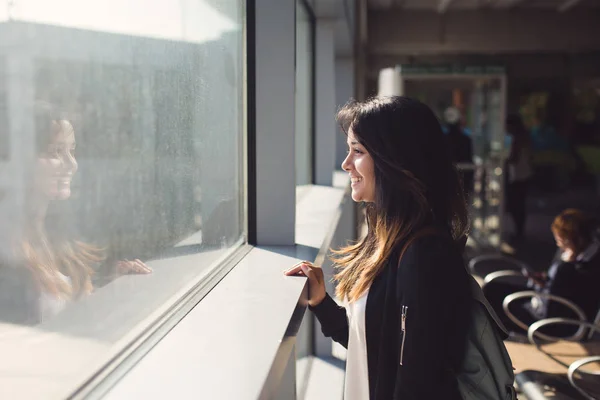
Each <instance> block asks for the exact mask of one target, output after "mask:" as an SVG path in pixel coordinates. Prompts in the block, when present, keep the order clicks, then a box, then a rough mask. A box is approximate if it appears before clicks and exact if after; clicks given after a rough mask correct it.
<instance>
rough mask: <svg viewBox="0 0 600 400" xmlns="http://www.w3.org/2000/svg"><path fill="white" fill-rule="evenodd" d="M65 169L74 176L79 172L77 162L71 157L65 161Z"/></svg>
mask: <svg viewBox="0 0 600 400" xmlns="http://www.w3.org/2000/svg"><path fill="white" fill-rule="evenodd" d="M63 167H64V169H65V170H66V171H67V172H70V173H72V174H74V173H75V172H76V171H77V167H78V166H77V160H76V159H75V157H73V156H71V155H69V156H67V157H65V158H64V159H63Z"/></svg>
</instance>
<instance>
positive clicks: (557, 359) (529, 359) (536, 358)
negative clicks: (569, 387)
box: [505, 341, 600, 374]
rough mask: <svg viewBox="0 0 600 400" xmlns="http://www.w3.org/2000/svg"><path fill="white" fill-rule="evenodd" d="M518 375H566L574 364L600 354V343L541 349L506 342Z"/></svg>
mask: <svg viewBox="0 0 600 400" xmlns="http://www.w3.org/2000/svg"><path fill="white" fill-rule="evenodd" d="M505 345H506V349H507V350H508V353H509V354H510V358H511V359H512V362H513V366H514V367H515V369H516V371H515V372H516V373H519V372H521V371H526V370H536V371H540V372H544V373H548V374H566V373H567V370H568V368H569V365H571V364H572V363H573V362H575V361H577V360H579V359H581V358H584V357H588V356H590V355H595V354H600V342H598V341H593V342H565V341H560V342H555V343H548V344H543V345H541V346H540V347H539V349H538V348H537V347H536V346H533V345H531V344H529V343H516V342H505Z"/></svg>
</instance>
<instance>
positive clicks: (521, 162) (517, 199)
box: [506, 115, 533, 238]
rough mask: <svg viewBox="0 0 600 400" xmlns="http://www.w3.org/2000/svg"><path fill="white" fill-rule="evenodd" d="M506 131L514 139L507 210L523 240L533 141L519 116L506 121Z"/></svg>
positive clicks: (510, 156) (507, 191)
mask: <svg viewBox="0 0 600 400" xmlns="http://www.w3.org/2000/svg"><path fill="white" fill-rule="evenodd" d="M506 130H507V133H508V134H509V135H510V136H511V138H512V141H511V146H510V153H509V156H508V159H507V160H506V164H507V167H508V168H507V170H508V184H507V186H506V199H507V208H508V212H509V213H510V215H511V216H512V219H513V221H514V226H515V237H516V238H521V237H523V235H524V234H525V223H526V220H527V207H526V201H527V191H528V189H529V181H530V179H531V177H532V176H533V169H532V168H531V156H532V150H531V139H530V137H529V132H527V129H526V128H525V125H523V121H522V120H521V117H520V116H519V115H510V116H509V117H508V118H507V119H506Z"/></svg>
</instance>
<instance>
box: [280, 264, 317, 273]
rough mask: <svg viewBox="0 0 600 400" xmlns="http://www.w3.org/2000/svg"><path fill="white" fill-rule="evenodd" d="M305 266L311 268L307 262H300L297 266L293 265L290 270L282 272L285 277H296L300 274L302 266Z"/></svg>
mask: <svg viewBox="0 0 600 400" xmlns="http://www.w3.org/2000/svg"><path fill="white" fill-rule="evenodd" d="M303 264H306V265H310V266H311V267H312V264H311V263H309V262H308V261H301V262H299V263H298V264H295V265H294V266H293V267H292V268H290V269H288V270H286V271H284V272H283V273H284V274H285V275H287V276H292V275H298V274H299V273H302V272H303V271H302V265H303Z"/></svg>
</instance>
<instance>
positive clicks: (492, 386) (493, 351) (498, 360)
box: [400, 228, 517, 400]
mask: <svg viewBox="0 0 600 400" xmlns="http://www.w3.org/2000/svg"><path fill="white" fill-rule="evenodd" d="M431 233H437V234H441V231H439V230H438V229H435V228H425V229H423V230H421V231H420V232H417V234H415V235H413V236H412V237H410V238H409V239H408V240H407V241H406V243H405V245H404V248H403V250H402V252H401V254H400V259H401V258H402V256H403V255H404V252H405V251H406V250H407V249H408V247H409V246H410V244H411V243H412V242H413V241H414V240H415V239H417V238H418V237H422V236H425V235H427V234H431ZM464 243H466V240H465V241H464V242H463V244H464ZM465 269H466V266H465ZM467 274H468V279H469V285H470V289H471V298H472V299H473V302H472V304H471V327H470V329H469V332H468V337H467V345H466V346H465V356H464V359H463V363H462V365H461V366H460V368H459V370H457V371H454V372H455V374H456V378H457V380H458V389H459V391H460V394H461V396H462V398H463V400H516V399H517V393H516V390H515V388H514V382H515V375H514V372H513V366H512V362H511V360H510V356H509V355H508V351H506V347H505V346H504V342H503V340H504V339H506V338H508V332H507V330H506V328H505V327H504V325H503V324H502V322H501V321H500V319H498V316H497V315H496V313H495V312H494V310H493V308H492V306H491V305H490V303H489V302H488V301H487V299H486V298H485V296H484V295H483V292H482V290H481V287H480V286H479V284H478V283H477V281H476V280H475V278H474V277H473V276H472V275H471V273H470V272H469V271H468V269H467Z"/></svg>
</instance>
